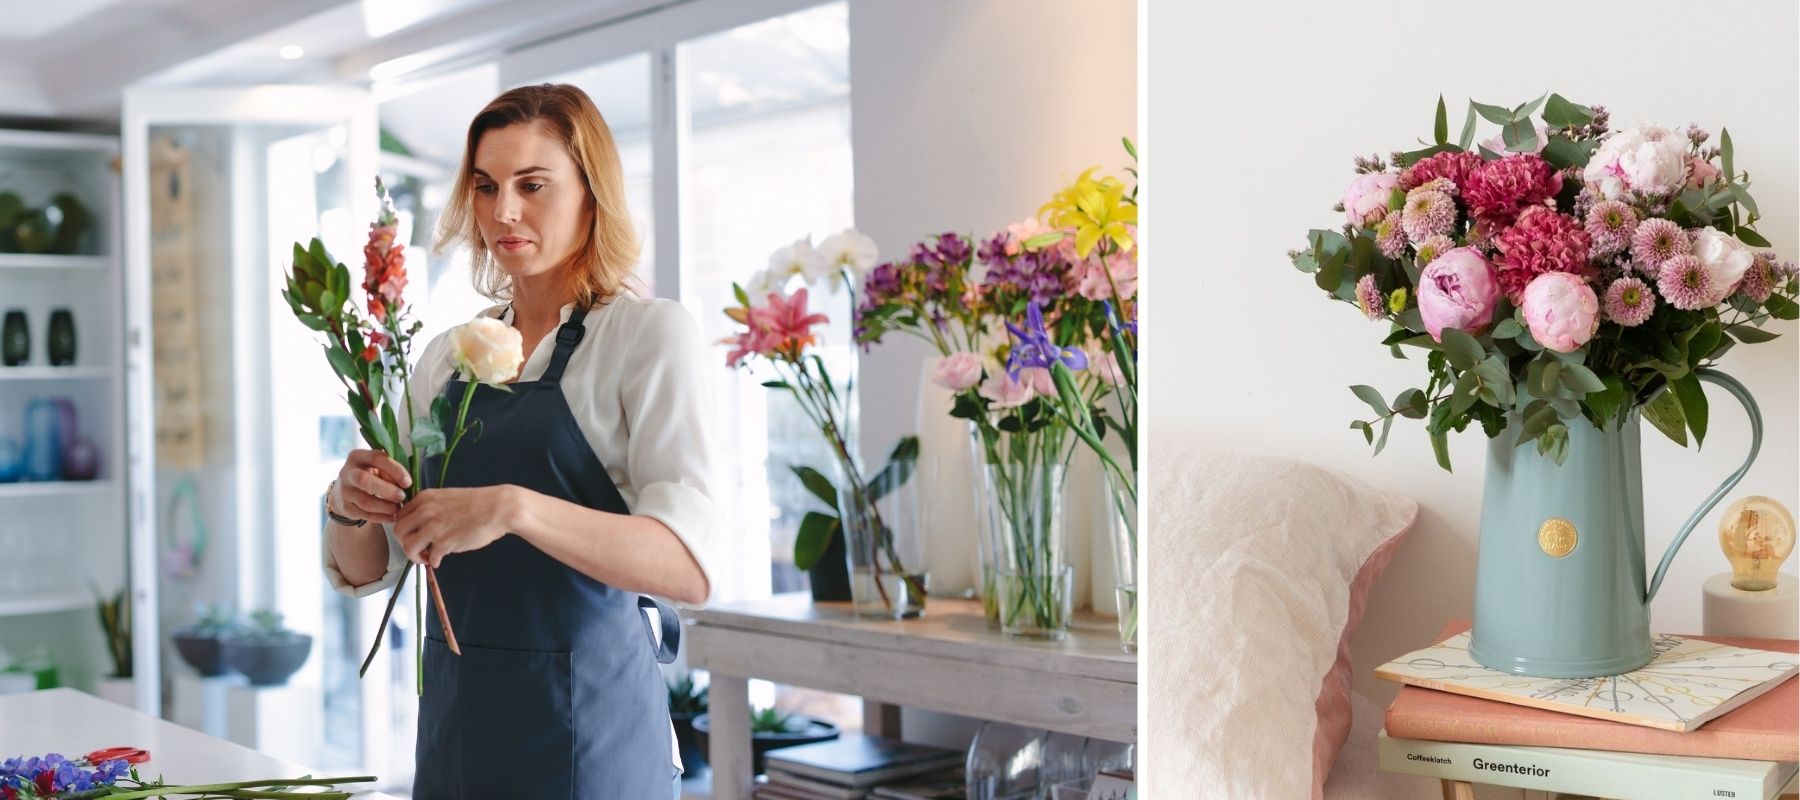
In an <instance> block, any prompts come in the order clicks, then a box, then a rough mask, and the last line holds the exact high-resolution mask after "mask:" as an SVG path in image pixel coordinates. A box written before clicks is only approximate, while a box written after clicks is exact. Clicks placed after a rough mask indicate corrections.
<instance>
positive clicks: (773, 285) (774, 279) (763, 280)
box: [744, 269, 794, 307]
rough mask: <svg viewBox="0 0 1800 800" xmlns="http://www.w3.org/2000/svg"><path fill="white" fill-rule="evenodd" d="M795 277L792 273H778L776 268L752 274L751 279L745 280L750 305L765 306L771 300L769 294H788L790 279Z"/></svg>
mask: <svg viewBox="0 0 1800 800" xmlns="http://www.w3.org/2000/svg"><path fill="white" fill-rule="evenodd" d="M793 277H794V276H793V275H791V274H781V275H778V274H776V273H775V271H774V270H768V269H761V270H757V271H756V274H755V275H751V276H750V280H747V281H745V282H744V293H745V294H747V295H749V296H750V305H752V306H759V307H760V306H764V305H767V304H768V302H769V295H772V294H779V295H783V296H786V295H787V285H788V281H790V280H792V279H793Z"/></svg>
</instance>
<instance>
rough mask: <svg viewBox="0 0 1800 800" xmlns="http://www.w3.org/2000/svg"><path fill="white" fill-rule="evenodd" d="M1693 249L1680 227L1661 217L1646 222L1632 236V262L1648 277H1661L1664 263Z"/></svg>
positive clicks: (1685, 233)
mask: <svg viewBox="0 0 1800 800" xmlns="http://www.w3.org/2000/svg"><path fill="white" fill-rule="evenodd" d="M1693 249H1694V247H1693V243H1692V242H1689V241H1688V237H1687V232H1686V231H1683V230H1682V229H1681V226H1680V225H1676V224H1675V223H1673V222H1670V221H1669V220H1666V219H1662V218H1660V217H1659V218H1654V219H1647V220H1644V221H1643V223H1642V224H1639V225H1638V226H1637V230H1636V231H1633V232H1632V234H1631V260H1632V261H1633V262H1635V263H1636V265H1637V268H1638V270H1639V271H1641V272H1643V273H1644V274H1646V275H1658V276H1660V275H1661V274H1662V268H1663V263H1664V262H1666V261H1668V260H1669V259H1671V258H1673V257H1675V256H1680V255H1687V254H1688V253H1690V252H1693Z"/></svg>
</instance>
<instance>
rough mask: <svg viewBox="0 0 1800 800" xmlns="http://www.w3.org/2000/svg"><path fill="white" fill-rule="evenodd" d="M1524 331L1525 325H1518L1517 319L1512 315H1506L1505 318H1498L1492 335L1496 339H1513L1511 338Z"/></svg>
mask: <svg viewBox="0 0 1800 800" xmlns="http://www.w3.org/2000/svg"><path fill="white" fill-rule="evenodd" d="M1524 332H1525V326H1523V325H1520V324H1519V322H1518V320H1515V319H1513V318H1512V317H1507V318H1506V319H1503V320H1500V323H1499V324H1498V325H1495V326H1494V332H1493V334H1492V336H1493V337H1494V338H1495V339H1496V340H1498V339H1513V338H1517V337H1518V335H1519V334H1521V333H1524Z"/></svg>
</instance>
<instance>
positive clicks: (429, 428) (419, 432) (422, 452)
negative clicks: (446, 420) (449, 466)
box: [411, 419, 449, 458]
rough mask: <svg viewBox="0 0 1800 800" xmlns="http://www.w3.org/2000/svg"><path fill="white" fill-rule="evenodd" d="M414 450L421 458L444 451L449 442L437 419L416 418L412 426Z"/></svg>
mask: <svg viewBox="0 0 1800 800" xmlns="http://www.w3.org/2000/svg"><path fill="white" fill-rule="evenodd" d="M411 438H412V446H413V452H415V453H417V454H418V456H419V457H420V458H431V457H432V456H436V455H440V454H442V453H443V452H444V448H445V446H446V445H448V444H449V440H448V439H447V438H445V436H444V431H443V430H442V429H441V428H439V427H438V426H437V422H436V421H435V420H424V419H415V420H413V427H412V437H411Z"/></svg>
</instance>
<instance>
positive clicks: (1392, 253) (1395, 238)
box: [1375, 211, 1406, 258]
mask: <svg viewBox="0 0 1800 800" xmlns="http://www.w3.org/2000/svg"><path fill="white" fill-rule="evenodd" d="M1404 216H1405V215H1404V214H1402V213H1400V212H1398V211H1389V212H1388V215H1387V216H1386V217H1383V218H1382V220H1381V221H1380V222H1378V223H1375V249H1377V250H1380V251H1381V254H1382V255H1384V256H1387V257H1388V258H1399V257H1400V256H1402V255H1405V254H1406V229H1405V227H1403V226H1402V225H1401V219H1402V218H1403V217H1404Z"/></svg>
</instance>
